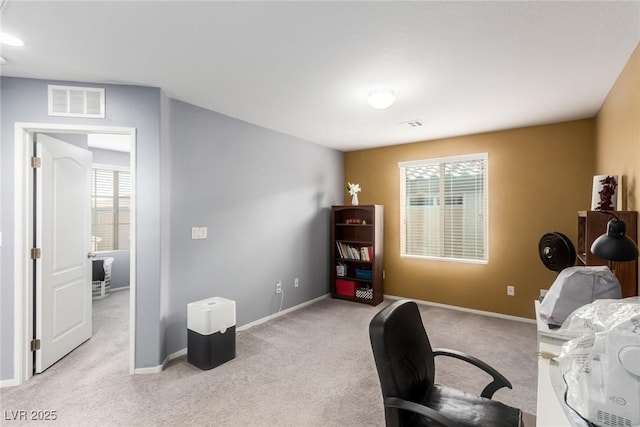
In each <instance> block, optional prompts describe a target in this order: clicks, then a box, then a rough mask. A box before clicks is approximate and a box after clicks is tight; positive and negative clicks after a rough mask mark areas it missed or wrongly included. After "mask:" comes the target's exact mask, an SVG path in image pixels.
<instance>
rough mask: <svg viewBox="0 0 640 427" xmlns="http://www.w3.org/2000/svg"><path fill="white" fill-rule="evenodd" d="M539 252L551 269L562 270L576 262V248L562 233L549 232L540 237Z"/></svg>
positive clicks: (544, 262) (546, 265)
mask: <svg viewBox="0 0 640 427" xmlns="http://www.w3.org/2000/svg"><path fill="white" fill-rule="evenodd" d="M538 253H539V254H540V259H541V260H542V263H543V264H544V265H545V267H547V268H548V269H549V270H552V271H562V270H564V269H565V268H567V267H573V265H575V263H576V248H575V247H574V246H573V243H571V240H569V238H568V237H567V236H565V235H564V234H562V233H558V232H553V233H547V234H545V235H544V236H542V237H541V238H540V242H539V243H538Z"/></svg>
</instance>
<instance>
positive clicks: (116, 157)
mask: <svg viewBox="0 0 640 427" xmlns="http://www.w3.org/2000/svg"><path fill="white" fill-rule="evenodd" d="M89 151H91V153H92V154H93V160H92V161H93V163H99V164H101V165H112V166H126V167H129V164H130V161H129V157H130V155H129V153H124V152H122V151H113V150H102V149H100V148H89Z"/></svg>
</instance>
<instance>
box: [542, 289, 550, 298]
mask: <svg viewBox="0 0 640 427" xmlns="http://www.w3.org/2000/svg"><path fill="white" fill-rule="evenodd" d="M547 292H549V289H540V296H541V297H544V296H545V295H546V294H547Z"/></svg>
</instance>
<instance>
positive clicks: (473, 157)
mask: <svg viewBox="0 0 640 427" xmlns="http://www.w3.org/2000/svg"><path fill="white" fill-rule="evenodd" d="M477 160H480V161H483V162H484V183H483V190H484V210H483V215H484V221H483V227H484V231H483V236H484V239H483V246H484V250H483V253H484V257H483V258H477V259H473V258H456V257H452V256H445V255H444V253H443V252H441V255H439V256H434V255H416V254H410V253H407V250H406V246H407V244H406V241H407V231H408V230H407V226H406V222H407V207H408V206H409V205H408V203H409V202H408V201H407V188H406V170H407V168H410V167H416V166H429V165H436V164H437V165H439V166H440V167H442V165H443V164H447V163H457V162H464V161H477ZM398 169H399V176H400V197H399V199H400V257H401V258H414V259H428V260H437V261H447V262H458V263H467V264H482V265H486V264H488V263H489V185H488V182H489V154H488V153H475V154H464V155H459V156H447V157H437V158H431V159H421V160H412V161H405V162H399V163H398ZM441 178H444V177H441ZM441 178H440V179H441ZM440 185H441V188H442V184H440ZM474 194H478V192H475V193H474ZM427 197H430V198H433V199H438V203H437V204H432V205H430V206H438V208H440V207H441V205H440V202H442V201H444V205H450V204H448V203H447V202H446V201H447V200H448V199H449V200H453V199H455V200H459V199H458V197H464V196H461V195H460V194H459V191H456V190H455V189H454V191H453V192H451V193H446V192H445V193H444V194H442V193H441V192H440V191H438V193H437V195H429V196H426V197H425V198H427ZM454 204H455V205H459V204H458V203H454ZM416 206H417V205H416ZM442 207H444V206H442ZM444 227H445V225H444V224H440V225H439V231H440V233H441V235H440V236H439V237H440V238H442V237H443V236H444V232H443V230H444Z"/></svg>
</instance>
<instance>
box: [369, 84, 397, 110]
mask: <svg viewBox="0 0 640 427" xmlns="http://www.w3.org/2000/svg"><path fill="white" fill-rule="evenodd" d="M367 101H368V102H369V105H370V106H372V107H373V108H376V109H378V110H384V109H385V108H389V107H391V106H392V105H393V103H394V102H395V101H396V96H395V95H394V94H393V91H392V90H390V89H375V90H372V91H371V92H369V98H368V99H367Z"/></svg>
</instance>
